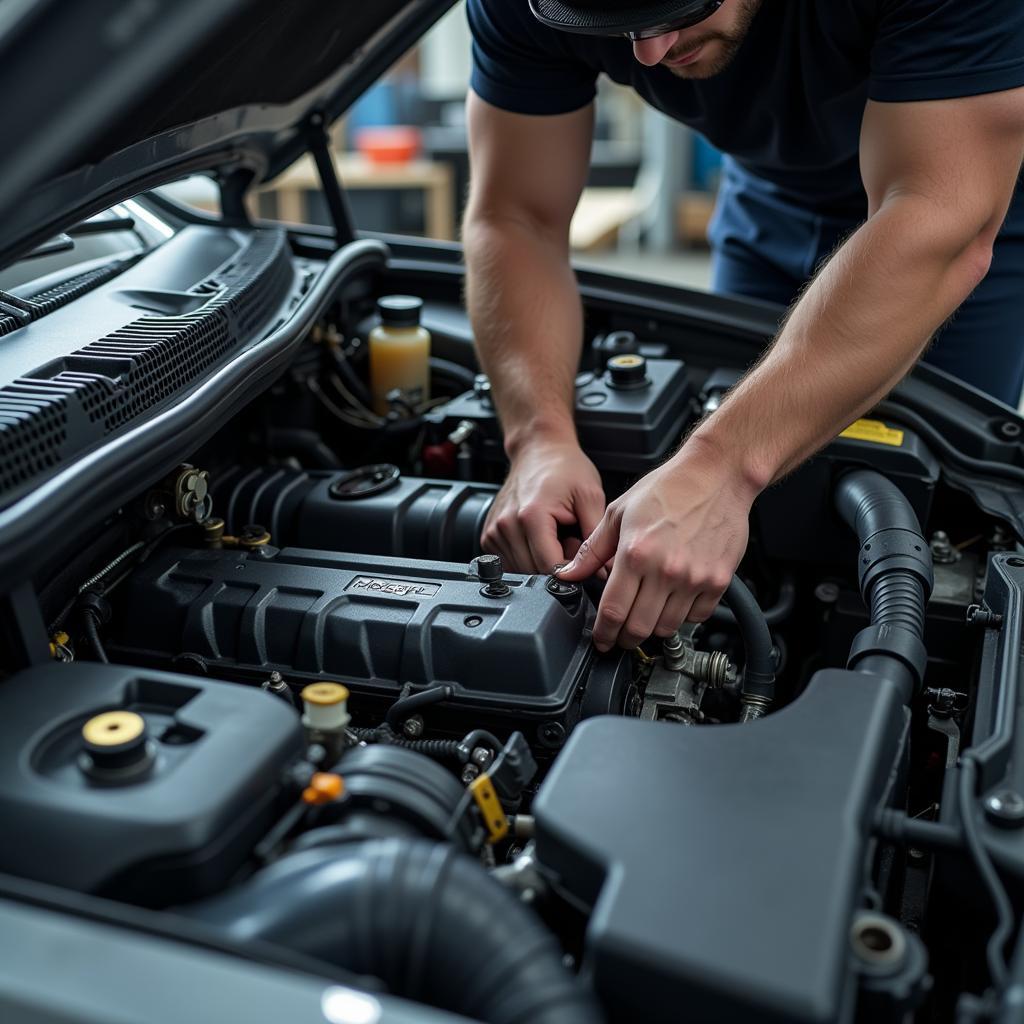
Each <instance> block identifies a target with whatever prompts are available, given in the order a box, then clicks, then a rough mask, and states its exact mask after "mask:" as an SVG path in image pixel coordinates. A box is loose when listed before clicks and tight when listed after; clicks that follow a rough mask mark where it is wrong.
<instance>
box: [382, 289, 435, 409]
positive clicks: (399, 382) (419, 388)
mask: <svg viewBox="0 0 1024 1024" xmlns="http://www.w3.org/2000/svg"><path fill="white" fill-rule="evenodd" d="M422 309H423V300H422V299H419V298H417V297H416V296H414V295H385V296H384V297H383V298H381V299H378V300H377V313H378V314H379V316H380V324H379V325H378V326H377V327H374V329H373V330H372V331H370V337H369V345H370V393H371V395H372V396H373V409H374V412H376V413H378V414H379V415H381V416H384V415H386V414H387V412H388V411H389V408H390V406H389V404H388V400H387V395H388V393H389V392H390V391H394V390H395V388H397V389H398V390H399V391H401V393H402V399H403V401H404V402H405V403H406V404H407V405H408V406H409V407H410V408H413V409H414V408H416V407H417V406H419V405H422V404H423V403H424V402H426V401H428V400H429V398H430V332H429V331H428V330H427V329H426V328H425V327H422V326H420V313H421V311H422Z"/></svg>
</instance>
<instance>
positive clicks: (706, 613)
mask: <svg viewBox="0 0 1024 1024" xmlns="http://www.w3.org/2000/svg"><path fill="white" fill-rule="evenodd" d="M720 600H721V595H719V594H714V593H708V592H707V591H704V593H702V594H699V595H698V596H697V600H696V601H694V602H693V607H692V608H691V609H690V612H689V614H688V615H687V616H686V619H687V621H689V622H707V620H708V619H710V618H711V613H712V612H713V611H714V610H715V608H717V607H718V602H719V601H720Z"/></svg>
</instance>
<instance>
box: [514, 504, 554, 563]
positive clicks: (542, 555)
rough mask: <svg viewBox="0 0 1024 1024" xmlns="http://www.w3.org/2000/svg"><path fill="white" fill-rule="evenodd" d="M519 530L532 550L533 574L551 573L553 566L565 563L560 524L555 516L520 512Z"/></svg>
mask: <svg viewBox="0 0 1024 1024" xmlns="http://www.w3.org/2000/svg"><path fill="white" fill-rule="evenodd" d="M519 529H520V530H521V531H522V533H523V535H524V537H525V539H526V544H527V546H528V547H529V549H530V556H531V559H532V566H531V569H530V571H531V572H543V573H549V572H551V570H552V567H553V566H555V565H557V564H558V563H559V562H561V561H563V551H562V545H561V543H560V542H559V540H558V522H557V520H556V519H555V517H554V516H552V515H549V514H547V513H544V512H534V513H531V512H529V511H523V512H520V514H519ZM521 571H522V570H521Z"/></svg>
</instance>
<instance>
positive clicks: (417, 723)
mask: <svg viewBox="0 0 1024 1024" xmlns="http://www.w3.org/2000/svg"><path fill="white" fill-rule="evenodd" d="M402 732H403V733H404V734H405V736H407V737H408V738H409V739H411V740H415V739H419V737H420V736H422V735H423V717H422V716H421V715H410V716H409V717H408V718H407V719H406V720H405V721H404V722H403V723H402Z"/></svg>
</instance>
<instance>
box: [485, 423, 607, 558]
mask: <svg viewBox="0 0 1024 1024" xmlns="http://www.w3.org/2000/svg"><path fill="white" fill-rule="evenodd" d="M604 509H605V498H604V490H603V489H602V487H601V477H600V476H599V475H598V472H597V470H596V469H595V468H594V464H593V463H592V462H591V461H590V459H588V458H587V457H586V456H585V455H584V454H583V452H582V451H581V450H580V448H579V446H578V445H577V444H576V443H575V442H574V441H546V442H536V443H534V444H532V445H529V446H527V447H524V448H523V449H522V450H521V451H519V452H518V453H517V455H516V456H515V458H513V460H512V466H511V468H510V469H509V474H508V479H506V481H505V485H504V486H503V487H502V489H501V490H500V491H499V492H498V495H497V497H496V498H495V499H494V504H493V505H492V506H491V511H490V512H489V513H488V516H487V522H486V523H485V524H484V531H483V540H482V543H483V549H484V551H488V552H491V553H492V554H496V555H501V558H502V561H503V562H504V564H505V567H506V569H508V570H510V571H512V572H524V573H529V572H539V573H549V572H551V570H552V567H553V566H555V565H557V564H558V563H559V562H564V561H566V560H567V559H570V558H572V557H573V555H575V554H576V551H577V549H578V548H579V545H580V542H579V540H576V539H572V538H570V539H568V540H565V541H562V540H560V539H559V537H558V528H559V527H560V526H572V525H573V524H579V528H580V534H581V536H583V537H586V536H588V535H589V534H591V533H592V532H593V531H594V529H595V528H596V527H597V524H598V523H599V522H600V521H601V516H602V515H603V514H604ZM588 575H589V573H588Z"/></svg>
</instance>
